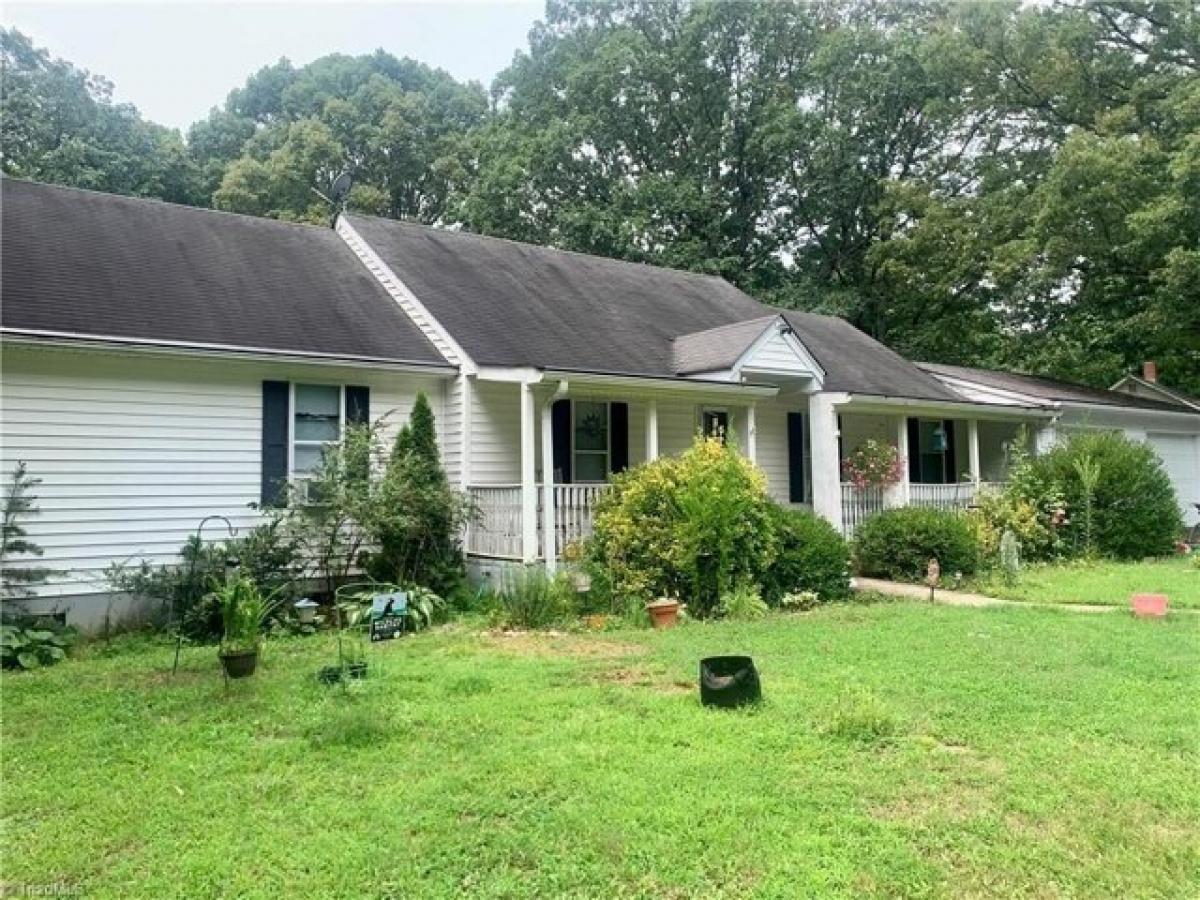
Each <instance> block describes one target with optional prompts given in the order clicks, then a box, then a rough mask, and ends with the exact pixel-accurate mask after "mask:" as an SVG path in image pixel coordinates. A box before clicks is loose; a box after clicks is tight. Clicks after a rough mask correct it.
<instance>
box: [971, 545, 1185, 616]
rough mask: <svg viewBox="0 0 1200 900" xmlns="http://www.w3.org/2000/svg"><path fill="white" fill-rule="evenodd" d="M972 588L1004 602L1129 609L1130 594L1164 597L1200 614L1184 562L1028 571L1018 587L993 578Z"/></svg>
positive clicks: (1068, 566) (1087, 564) (1176, 558)
mask: <svg viewBox="0 0 1200 900" xmlns="http://www.w3.org/2000/svg"><path fill="white" fill-rule="evenodd" d="M976 588H977V589H978V590H979V591H981V592H982V593H985V594H989V595H991V596H993V597H1001V598H1003V599H1005V600H1029V601H1035V602H1039V603H1095V604H1100V605H1104V606H1128V605H1129V596H1130V594H1134V593H1154V594H1166V595H1168V596H1169V597H1170V601H1171V605H1172V606H1174V607H1177V608H1180V609H1200V569H1197V568H1195V567H1194V566H1193V565H1192V563H1191V560H1190V559H1188V558H1187V557H1182V556H1174V557H1169V558H1167V559H1162V560H1147V561H1145V562H1128V563H1122V562H1108V561H1101V562H1077V563H1069V564H1066V565H1045V566H1030V567H1029V568H1027V569H1024V570H1023V571H1022V572H1021V575H1020V577H1019V579H1018V582H1017V584H1015V585H1006V584H1005V583H1004V582H1003V580H1002V579H1001V578H999V577H998V576H995V575H993V576H992V577H990V578H988V579H987V580H985V581H982V582H980V583H979V584H978V585H977V586H976Z"/></svg>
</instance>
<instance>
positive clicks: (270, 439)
mask: <svg viewBox="0 0 1200 900" xmlns="http://www.w3.org/2000/svg"><path fill="white" fill-rule="evenodd" d="M288 395H289V391H288V383H287V382H286V381H264V382H263V383H262V487H261V490H260V492H259V502H260V503H261V504H262V505H263V506H268V507H269V506H282V505H283V502H284V487H285V486H286V485H287V479H288Z"/></svg>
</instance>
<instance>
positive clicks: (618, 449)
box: [608, 403, 629, 475]
mask: <svg viewBox="0 0 1200 900" xmlns="http://www.w3.org/2000/svg"><path fill="white" fill-rule="evenodd" d="M608 422H609V427H610V428H611V429H612V437H611V438H610V441H611V446H612V455H611V462H612V473H613V474H614V475H616V474H617V473H618V472H624V471H625V470H626V469H628V468H629V404H628V403H611V404H609V414H608Z"/></svg>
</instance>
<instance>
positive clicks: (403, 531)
mask: <svg viewBox="0 0 1200 900" xmlns="http://www.w3.org/2000/svg"><path fill="white" fill-rule="evenodd" d="M382 469H383V472H382V476H381V477H380V478H379V479H377V481H376V483H375V484H374V486H373V491H372V493H371V502H370V503H369V504H368V506H367V512H366V515H364V522H363V526H364V528H365V529H366V531H367V533H368V535H369V536H370V537H371V539H372V540H373V542H374V544H375V546H376V548H377V549H376V550H375V552H373V553H372V554H371V555H370V556H369V558H368V560H367V566H366V568H367V572H368V574H369V575H370V576H371V577H372V578H374V579H376V580H378V581H382V582H391V583H395V584H403V585H420V586H422V587H425V588H429V589H430V590H432V591H433V592H434V593H436V594H439V595H441V596H450V595H452V594H453V593H454V592H455V591H456V590H457V589H458V586H459V585H460V584H461V583H462V581H463V578H464V576H465V574H466V573H465V571H464V567H463V554H462V545H461V542H460V535H461V534H462V531H463V527H464V526H465V525H466V523H467V519H468V517H469V512H470V509H469V504H468V502H467V498H466V497H465V496H464V495H463V494H462V493H461V492H460V491H457V490H455V489H454V488H453V487H451V485H450V482H449V480H448V479H447V477H446V470H445V469H444V468H443V467H442V460H441V455H440V454H439V452H438V446H437V429H436V427H435V422H434V416H433V409H432V408H431V407H430V405H429V399H428V398H427V397H426V396H425V394H424V393H419V394H417V398H416V402H415V403H414V405H413V409H412V413H411V414H410V416H409V421H408V423H407V424H405V425H404V426H403V427H402V428H401V429H400V431H399V433H398V434H397V435H396V440H395V443H394V445H393V447H392V450H391V454H390V455H389V456H388V458H387V460H386V462H385V463H384V464H383V466H382Z"/></svg>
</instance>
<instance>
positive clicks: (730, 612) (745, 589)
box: [721, 584, 771, 622]
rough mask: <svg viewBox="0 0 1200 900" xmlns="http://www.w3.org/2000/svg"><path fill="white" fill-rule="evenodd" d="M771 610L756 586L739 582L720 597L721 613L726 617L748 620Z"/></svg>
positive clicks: (760, 616)
mask: <svg viewBox="0 0 1200 900" xmlns="http://www.w3.org/2000/svg"><path fill="white" fill-rule="evenodd" d="M770 611H771V607H769V606H767V603H766V601H765V600H763V598H762V595H761V594H759V592H758V588H756V587H755V586H754V585H752V584H739V585H738V586H737V587H735V588H734V589H733V590H732V591H729V592H728V593H726V594H724V595H723V596H722V597H721V615H722V616H724V617H725V618H727V619H734V620H738V621H744V622H749V621H753V620H754V619H761V618H763V617H764V616H766V615H767V613H769V612H770Z"/></svg>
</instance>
